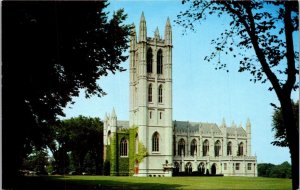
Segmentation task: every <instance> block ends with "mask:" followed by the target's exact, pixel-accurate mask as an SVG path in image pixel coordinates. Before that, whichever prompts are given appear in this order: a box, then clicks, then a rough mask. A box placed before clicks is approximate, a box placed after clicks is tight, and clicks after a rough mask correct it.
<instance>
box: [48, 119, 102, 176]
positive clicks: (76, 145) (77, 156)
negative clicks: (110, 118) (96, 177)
mask: <svg viewBox="0 0 300 190" xmlns="http://www.w3.org/2000/svg"><path fill="white" fill-rule="evenodd" d="M51 134H52V135H51V136H50V138H51V139H49V140H48V142H49V144H48V147H49V149H50V150H51V152H52V154H53V157H54V162H53V168H54V169H55V170H56V171H57V172H58V173H60V174H63V173H67V172H68V171H70V170H75V171H76V172H77V173H82V172H89V173H95V174H101V172H102V163H103V123H102V122H101V121H100V119H99V118H90V117H84V116H79V117H75V118H71V119H66V120H63V121H61V123H60V125H59V126H53V127H52V133H51Z"/></svg>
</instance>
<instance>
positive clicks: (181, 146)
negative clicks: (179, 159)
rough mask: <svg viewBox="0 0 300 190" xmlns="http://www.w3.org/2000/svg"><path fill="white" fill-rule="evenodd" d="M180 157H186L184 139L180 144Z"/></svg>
mask: <svg viewBox="0 0 300 190" xmlns="http://www.w3.org/2000/svg"><path fill="white" fill-rule="evenodd" d="M178 155H179V156H182V155H183V156H184V155H185V141H184V139H180V140H179V142H178Z"/></svg>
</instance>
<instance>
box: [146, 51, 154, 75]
mask: <svg viewBox="0 0 300 190" xmlns="http://www.w3.org/2000/svg"><path fill="white" fill-rule="evenodd" d="M152 62H153V54H152V49H151V48H149V49H148V51H147V73H152V65H153V64H152Z"/></svg>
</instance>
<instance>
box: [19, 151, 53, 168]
mask: <svg viewBox="0 0 300 190" xmlns="http://www.w3.org/2000/svg"><path fill="white" fill-rule="evenodd" d="M47 166H49V161H48V154H47V152H46V150H43V149H41V150H36V149H34V150H33V152H32V153H31V154H30V155H29V156H28V157H27V158H25V159H24V161H23V165H22V168H23V169H25V170H31V171H35V172H36V173H37V174H47V173H48V172H47V171H46V169H47Z"/></svg>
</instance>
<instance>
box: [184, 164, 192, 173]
mask: <svg viewBox="0 0 300 190" xmlns="http://www.w3.org/2000/svg"><path fill="white" fill-rule="evenodd" d="M192 172H193V167H192V163H191V162H188V163H187V164H186V165H185V173H186V174H187V175H192Z"/></svg>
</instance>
